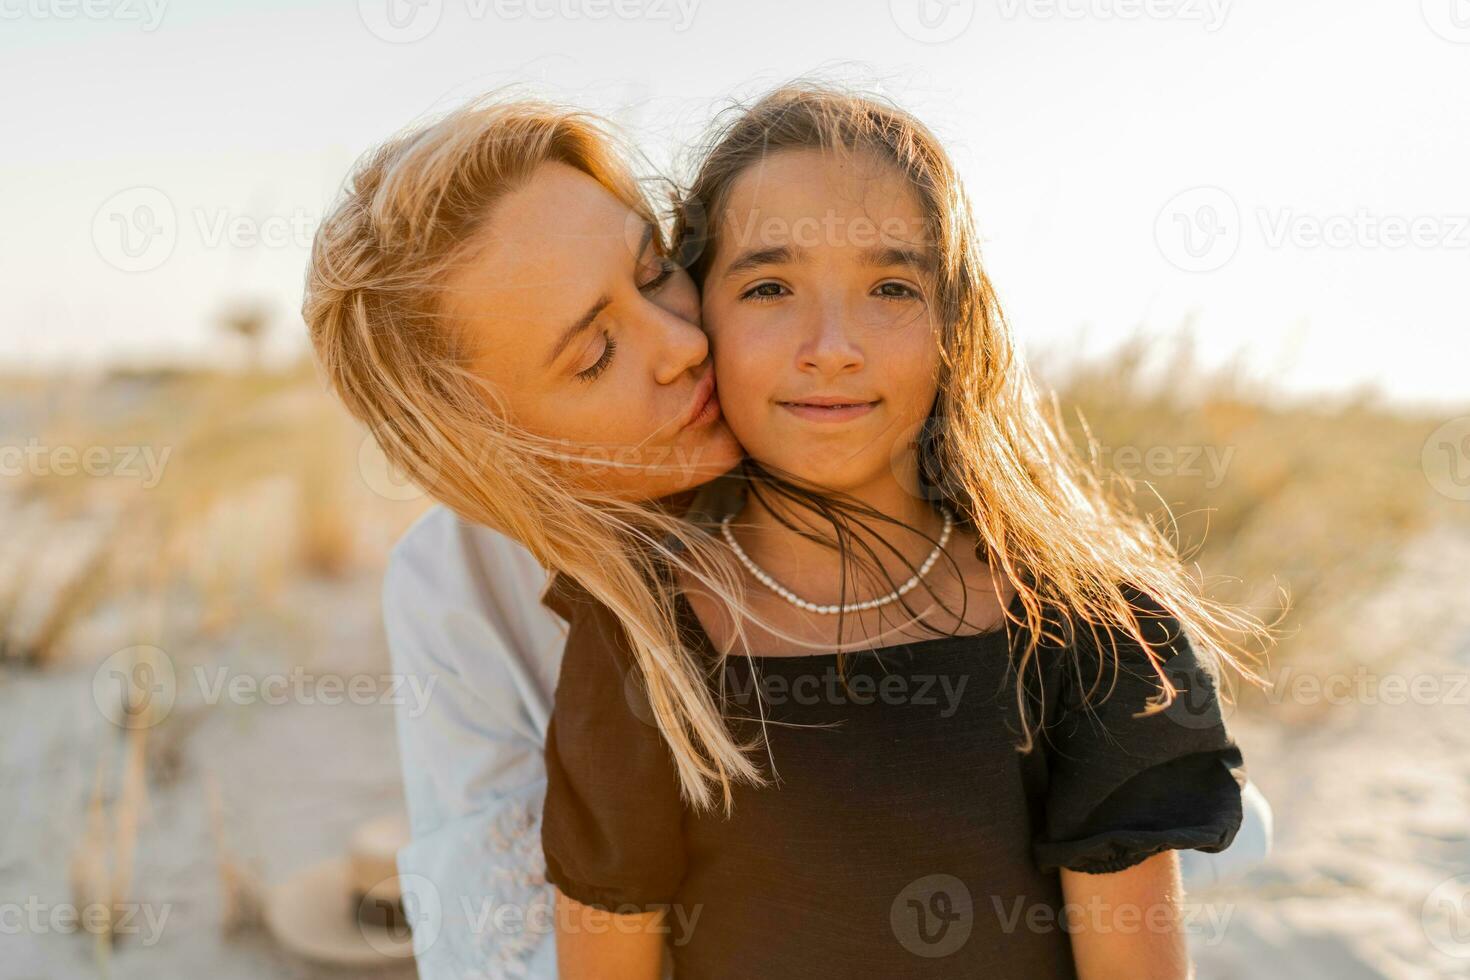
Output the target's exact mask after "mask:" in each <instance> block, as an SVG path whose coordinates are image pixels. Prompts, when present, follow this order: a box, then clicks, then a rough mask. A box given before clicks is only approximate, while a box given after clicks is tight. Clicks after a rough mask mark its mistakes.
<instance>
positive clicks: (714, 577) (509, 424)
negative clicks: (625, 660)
mask: <svg viewBox="0 0 1470 980" xmlns="http://www.w3.org/2000/svg"><path fill="white" fill-rule="evenodd" d="M626 160H627V157H626V155H625V154H623V153H621V152H620V146H619V142H618V140H617V138H616V137H615V135H614V134H613V133H612V132H611V130H610V129H609V128H608V127H607V126H606V125H605V124H604V123H603V122H602V121H601V120H599V119H597V118H595V117H593V116H590V115H587V114H585V113H579V112H574V111H571V110H567V109H564V108H562V107H559V106H555V105H551V104H547V103H543V102H539V101H533V100H505V99H502V98H497V97H489V98H486V99H482V100H478V101H476V102H474V103H472V104H470V105H467V106H465V107H463V108H460V109H457V110H455V111H453V112H451V113H449V114H448V115H446V116H445V117H444V118H442V119H440V120H438V121H436V122H433V123H430V124H427V125H423V126H420V127H418V128H416V129H413V130H411V131H409V132H407V133H405V134H403V135H400V136H398V137H396V138H394V139H392V140H390V141H388V142H387V143H385V144H384V145H382V146H381V147H379V148H378V149H376V150H375V151H373V152H371V153H369V154H368V155H367V156H366V157H364V158H363V159H362V160H361V161H359V163H358V164H357V166H356V167H355V168H354V170H353V173H352V174H351V176H350V177H349V179H348V181H347V184H346V186H345V189H344V192H343V195H342V198H341V200H340V201H339V202H338V203H337V204H336V205H335V206H334V208H333V210H332V212H331V213H330V214H329V215H328V216H327V218H326V220H325V221H324V222H323V224H322V225H321V227H320V228H319V230H318V231H317V234H316V238H315V241H314V242H313V244H312V253H311V263H310V269H309V272H308V275H307V283H306V297H305V302H304V304H303V308H302V315H303V316H304V318H305V320H306V324H307V327H308V329H309V331H310V335H311V341H312V345H313V348H314V349H315V352H316V356H317V360H318V362H319V363H320V365H321V367H322V369H323V371H324V372H325V374H326V376H327V378H328V380H329V382H330V384H331V385H332V387H333V389H334V390H335V391H336V393H337V395H338V396H339V397H340V398H341V399H342V401H343V402H344V403H345V404H346V406H347V408H348V410H349V411H351V412H352V414H353V415H355V416H356V417H357V418H358V419H360V420H361V421H362V422H364V423H365V424H366V425H367V426H368V427H369V428H370V429H371V430H372V432H373V434H374V435H375V437H376V439H377V441H378V444H379V445H380V446H381V447H382V450H383V452H384V454H385V455H386V456H387V457H388V459H389V460H390V461H391V462H392V463H393V464H395V465H396V466H398V467H399V468H401V470H402V471H403V472H404V473H405V474H406V475H408V476H409V478H411V479H412V480H413V481H414V482H415V483H417V484H418V485H419V486H420V487H422V488H423V489H424V490H425V491H427V492H428V493H430V494H432V495H433V496H434V497H436V498H437V499H438V500H440V501H441V502H443V503H444V504H446V505H447V506H448V507H450V508H451V509H452V510H454V511H455V512H456V513H457V514H458V515H459V516H460V517H461V518H463V519H464V520H466V521H470V522H472V523H476V524H482V525H485V526H488V527H493V528H497V529H499V530H501V531H503V532H504V533H506V534H508V535H510V536H511V537H513V538H515V539H516V540H518V541H520V542H521V543H522V544H524V545H525V546H526V547H527V548H528V549H529V550H530V551H531V553H532V554H533V555H535V556H536V558H537V560H538V561H540V562H541V563H542V564H543V565H544V566H546V567H548V568H551V569H556V570H559V571H561V572H564V573H566V574H569V575H570V576H571V577H572V578H573V579H575V581H576V582H577V583H578V584H579V585H580V586H582V587H583V588H585V589H586V591H587V592H588V593H590V594H591V596H592V597H593V598H594V599H596V600H597V601H598V602H600V603H602V605H603V606H605V607H606V608H607V609H608V610H609V611H610V612H611V613H612V614H613V615H615V616H616V617H617V618H618V620H619V621H620V622H621V624H622V627H623V629H624V630H625V632H626V636H627V639H628V641H629V644H630V646H631V647H632V650H633V654H634V656H635V658H636V660H637V663H638V666H639V669H640V672H641V673H642V675H643V677H644V678H645V681H646V686H647V693H648V697H649V702H650V707H651V708H652V710H653V713H654V716H655V719H656V721H657V723H658V726H659V729H660V731H661V732H662V733H663V735H664V737H665V738H666V739H667V740H668V742H669V745H670V746H671V749H672V751H673V755H674V758H675V760H676V763H677V766H678V773H679V777H680V782H681V784H682V785H683V786H684V788H685V790H686V792H688V793H689V797H690V799H691V801H692V802H694V803H696V804H699V805H707V804H708V803H709V802H710V788H709V787H710V785H711V784H720V785H723V786H725V787H726V789H727V794H728V787H729V784H730V782H731V780H749V781H752V782H760V781H761V776H760V774H759V772H758V771H757V769H756V768H755V766H754V765H753V764H752V763H751V762H750V760H749V759H748V758H747V756H746V754H745V749H746V748H748V746H737V745H735V744H734V743H733V742H732V740H731V738H730V736H729V734H728V732H727V731H726V729H725V726H724V723H723V721H722V720H721V717H720V712H719V710H718V708H717V707H716V705H715V703H714V700H713V698H712V696H711V694H710V692H709V690H708V688H707V686H706V684H705V682H704V678H703V675H702V674H701V673H700V672H699V671H698V669H697V668H696V666H695V661H694V659H693V658H692V657H690V656H687V655H685V653H684V651H683V647H682V644H681V641H680V639H679V636H678V627H677V623H678V620H677V618H676V614H675V609H674V605H673V598H672V596H671V594H670V590H669V589H667V588H665V587H663V586H662V584H661V583H662V582H663V579H662V578H661V577H660V576H661V573H662V572H664V571H666V570H667V569H668V568H669V567H670V566H671V563H672V561H673V560H674V551H673V550H672V549H676V548H677V549H681V550H682V552H683V557H682V560H683V561H684V562H686V563H689V564H690V565H691V566H692V567H696V568H705V569H706V571H705V573H704V575H705V578H706V579H707V580H709V581H711V582H712V583H714V584H715V585H717V586H718V587H720V589H721V591H724V592H730V591H731V590H732V589H733V588H734V586H733V584H732V582H733V578H734V573H733V571H732V570H730V569H729V568H728V567H726V566H725V565H724V564H723V562H722V559H721V558H720V556H719V555H718V554H717V553H716V551H715V549H714V548H713V546H712V545H711V544H710V543H709V542H708V540H707V536H706V535H702V534H699V533H697V532H694V531H692V530H691V529H690V528H689V527H688V526H687V525H686V524H685V523H684V522H682V521H679V520H677V519H676V518H675V517H674V516H672V514H671V513H669V512H668V511H667V510H666V509H665V508H664V507H661V506H658V505H650V504H641V503H639V502H636V501H628V500H625V499H621V498H619V497H617V496H614V495H612V494H611V493H604V492H599V491H598V490H597V489H595V488H594V487H591V486H588V485H584V484H583V483H582V482H574V481H573V480H572V478H571V476H570V475H569V472H568V468H567V467H566V465H565V464H566V463H567V462H568V460H569V459H573V460H575V458H576V447H572V448H571V449H569V448H568V447H567V446H565V445H564V444H559V443H557V442H555V441H554V440H548V439H543V438H537V437H535V436H533V435H531V434H529V433H527V432H526V431H524V430H522V429H520V428H519V427H518V426H517V425H516V424H515V422H514V420H512V419H510V418H509V417H508V416H507V413H506V412H505V411H504V409H503V407H502V405H501V403H500V400H499V398H498V397H497V394H496V392H495V391H494V390H492V389H491V388H490V387H489V386H488V385H487V384H486V383H485V382H484V381H483V380H482V379H479V378H477V377H476V376H475V374H474V373H473V372H472V371H471V370H469V369H468V365H469V364H470V363H471V355H470V352H469V351H468V350H467V349H466V346H465V342H464V340H463V338H462V336H461V333H460V331H459V330H457V329H456V324H455V323H454V322H452V320H451V319H450V318H449V317H448V316H446V314H445V312H444V309H443V303H442V302H441V300H442V298H443V289H444V283H445V280H446V277H447V276H448V275H449V272H450V270H451V268H452V267H453V266H454V265H455V263H456V261H457V260H459V259H462V258H463V257H464V255H465V251H466V248H467V247H469V246H470V242H471V240H472V239H473V237H474V235H475V233H476V232H477V231H478V230H479V229H480V228H482V227H483V225H484V223H485V221H486V219H487V217H488V216H489V214H490V212H491V210H492V209H493V208H494V207H495V205H496V203H497V202H498V201H499V200H501V199H502V198H503V197H504V196H505V195H506V194H508V193H509V192H511V191H513V190H514V189H515V188H516V187H518V186H519V185H521V184H522V183H524V182H525V181H527V180H528V179H529V178H530V177H531V175H532V174H533V173H534V172H535V170H536V169H537V168H538V167H540V166H541V165H543V164H545V163H549V162H559V163H562V164H566V165H568V166H571V167H574V168H576V169H577V170H580V171H582V172H583V173H586V174H587V175H589V176H591V177H592V178H593V179H595V180H597V181H598V182H599V183H600V184H601V185H602V186H603V187H605V188H606V189H607V190H608V191H609V192H610V193H611V194H613V195H614V196H615V197H617V198H618V199H619V200H621V201H622V202H623V203H625V204H626V205H627V206H628V207H629V208H631V209H632V210H633V211H634V212H635V213H637V214H639V215H641V216H643V217H645V218H646V219H648V220H650V221H651V222H652V220H653V215H652V212H651V209H650V208H649V207H648V203H647V201H646V200H645V199H644V197H643V195H642V193H641V191H640V187H639V184H638V182H637V181H636V180H635V179H634V178H633V176H632V174H631V172H630V170H629V168H628V165H627V163H626ZM657 240H658V241H659V242H660V243H662V241H663V238H662V236H658V238H657ZM726 802H727V805H728V798H727V801H726Z"/></svg>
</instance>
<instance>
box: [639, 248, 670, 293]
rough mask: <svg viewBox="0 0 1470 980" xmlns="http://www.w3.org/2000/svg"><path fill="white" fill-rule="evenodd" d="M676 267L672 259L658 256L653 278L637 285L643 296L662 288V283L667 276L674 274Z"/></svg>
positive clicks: (666, 280)
mask: <svg viewBox="0 0 1470 980" xmlns="http://www.w3.org/2000/svg"><path fill="white" fill-rule="evenodd" d="M676 269H678V266H677V265H675V264H674V260H673V259H670V258H667V257H666V256H662V255H661V256H659V258H658V263H657V266H656V269H655V272H654V275H653V278H651V279H649V280H648V281H647V282H644V283H640V284H639V286H638V291H639V292H641V293H643V294H644V295H645V296H647V295H649V294H650V293H656V292H658V291H659V290H660V289H661V288H663V285H664V284H665V283H666V282H668V281H669V277H670V276H672V275H673V274H674V272H675V270H676Z"/></svg>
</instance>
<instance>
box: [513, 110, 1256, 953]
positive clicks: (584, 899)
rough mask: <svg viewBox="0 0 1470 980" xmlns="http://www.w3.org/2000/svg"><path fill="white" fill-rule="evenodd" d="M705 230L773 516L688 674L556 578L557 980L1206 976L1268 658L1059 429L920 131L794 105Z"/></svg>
mask: <svg viewBox="0 0 1470 980" xmlns="http://www.w3.org/2000/svg"><path fill="white" fill-rule="evenodd" d="M685 214H686V215H691V216H692V218H690V219H689V220H686V222H685V228H684V231H685V235H683V236H681V244H686V243H688V242H690V241H691V240H692V241H694V243H695V245H696V246H698V245H699V242H698V237H699V236H698V235H694V236H693V238H691V233H693V232H696V231H697V230H698V227H697V224H699V223H702V224H704V226H705V228H706V229H707V232H708V241H706V242H704V243H703V245H702V247H695V248H694V249H693V250H692V251H691V253H690V254H692V255H693V256H694V258H693V270H694V272H695V276H696V278H697V279H698V280H699V282H700V285H701V289H702V294H703V309H704V322H705V327H706V329H707V330H708V331H709V333H710V336H711V338H712V343H713V346H714V356H715V363H716V367H717V371H718V374H719V378H720V384H721V395H722V405H723V407H724V411H725V414H726V418H727V421H728V422H729V424H730V426H731V429H732V430H733V431H734V432H735V434H736V435H737V436H738V437H739V439H740V440H741V442H742V444H743V445H744V447H745V450H746V452H747V454H748V456H749V459H748V461H747V463H746V464H745V465H744V466H743V467H742V474H741V475H742V476H743V477H744V481H745V485H744V488H745V490H746V493H745V495H744V499H743V500H742V501H740V502H739V503H738V505H737V506H736V507H735V508H734V509H732V510H731V511H730V512H728V513H725V514H723V515H717V519H716V520H715V521H714V522H713V528H712V540H713V542H714V545H713V547H714V551H713V553H706V551H704V550H700V549H695V548H692V547H691V549H690V551H689V552H688V553H686V554H684V555H681V556H675V557H674V558H673V559H672V560H671V563H670V565H669V568H668V571H667V574H666V575H665V576H664V577H663V578H662V579H661V580H659V583H658V584H659V585H661V586H662V587H663V588H665V590H666V591H667V592H668V593H669V594H671V595H672V596H673V604H674V606H675V610H674V615H675V616H676V618H677V620H678V624H679V627H680V630H679V632H678V634H677V637H678V639H677V642H678V646H677V647H676V649H675V650H673V651H669V650H650V649H648V648H646V647H645V646H644V645H642V644H640V643H639V642H638V640H637V634H636V632H633V631H630V630H628V628H627V625H628V624H626V623H625V622H622V621H621V619H620V617H619V616H618V615H617V614H616V613H615V612H614V611H612V610H610V609H608V608H607V607H606V605H605V604H603V603H602V602H600V601H599V600H597V599H596V598H595V597H593V596H590V595H588V594H587V593H586V591H585V590H582V589H580V588H579V587H578V584H577V582H576V581H575V580H574V577H573V576H562V577H560V578H559V579H558V582H557V591H556V595H557V599H558V601H560V602H561V603H562V608H564V609H565V610H566V611H567V613H568V616H569V618H570V619H571V622H572V627H571V635H570V638H569V640H568V646H567V652H566V655H565V659H564V661H563V664H562V672H561V677H560V682H559V687H558V691H557V704H556V711H555V714H554V717H553V720H552V723H551V726H550V731H549V733H548V736H547V766H548V772H549V783H548V791H547V797H546V802H545V813H544V823H543V835H542V840H543V845H544V849H545V856H546V862H547V869H548V877H549V878H550V879H551V881H552V882H553V883H554V884H555V885H556V886H557V889H558V891H559V893H560V895H561V898H560V902H561V905H562V908H563V910H564V913H565V914H562V915H559V916H558V918H557V927H558V943H559V950H560V961H561V975H562V977H563V978H565V980H582V978H588V980H591V978H597V980H652V978H655V977H657V976H658V975H659V974H660V971H661V970H662V969H663V967H664V963H663V958H664V955H665V954H666V953H668V954H671V962H672V965H673V972H674V975H675V976H677V977H681V978H682V977H688V978H697V980H718V978H731V980H735V978H746V977H762V978H768V977H769V978H784V977H790V978H797V977H800V978H803V980H819V978H831V980H862V978H872V980H887V978H891V977H905V978H911V977H912V978H917V977H953V978H965V977H978V976H1015V977H1027V978H1059V980H1060V978H1072V977H1079V976H1080V977H1082V978H1084V980H1102V978H1120V980H1121V978H1135V977H1157V978H1179V980H1182V978H1185V977H1187V976H1188V975H1189V974H1190V969H1189V962H1188V952H1187V949H1186V944H1185V934H1184V922H1183V913H1182V911H1181V903H1182V898H1183V895H1182V889H1181V885H1180V879H1179V866H1178V860H1177V857H1176V854H1175V852H1176V851H1178V850H1185V849H1199V850H1203V851H1206V852H1219V851H1221V850H1223V849H1225V848H1226V847H1228V846H1229V845H1230V843H1231V842H1232V840H1233V839H1234V837H1235V835H1236V833H1237V831H1238V829H1239V827H1240V824H1241V821H1242V798H1241V792H1242V787H1243V786H1244V784H1245V773H1244V762H1243V759H1242V756H1241V753H1240V750H1239V748H1238V747H1237V746H1236V745H1235V743H1234V741H1233V739H1232V738H1231V736H1230V734H1229V732H1228V731H1227V730H1226V728H1225V725H1224V722H1223V720H1222V716H1221V709H1220V705H1219V703H1218V701H1217V698H1216V683H1217V676H1218V672H1219V666H1220V665H1222V664H1225V665H1231V666H1243V665H1241V664H1240V663H1239V660H1240V658H1241V656H1242V654H1244V653H1245V649H1244V647H1242V646H1240V645H1239V641H1238V638H1239V637H1240V636H1241V635H1244V636H1245V637H1247V638H1250V639H1259V640H1265V639H1267V638H1268V636H1267V631H1266V630H1265V628H1264V627H1263V626H1261V624H1259V622H1257V621H1256V620H1254V619H1253V618H1252V617H1250V616H1249V615H1247V614H1245V613H1243V612H1241V611H1238V610H1235V609H1231V608H1229V607H1227V606H1223V605H1221V604H1218V603H1216V602H1213V601H1211V600H1209V599H1208V598H1206V597H1204V596H1202V595H1201V594H1200V592H1199V590H1198V589H1197V587H1196V586H1195V584H1194V582H1193V581H1192V579H1191V577H1190V575H1189V574H1188V573H1187V572H1186V570H1185V569H1184V567H1183V566H1182V564H1181V563H1180V561H1179V559H1178V557H1177V555H1176V554H1175V553H1174V551H1173V549H1172V548H1171V547H1170V546H1169V545H1168V543H1167V542H1166V541H1165V540H1164V538H1163V537H1162V536H1161V535H1160V533H1159V532H1158V531H1157V530H1156V529H1155V528H1154V527H1153V526H1152V525H1151V524H1150V523H1149V522H1148V521H1146V520H1145V519H1143V518H1141V517H1139V516H1137V515H1134V514H1133V513H1131V512H1130V511H1129V510H1128V509H1126V508H1125V507H1124V506H1122V505H1121V504H1120V503H1119V502H1118V501H1116V500H1114V499H1112V498H1111V497H1110V496H1109V495H1108V494H1107V493H1106V492H1104V490H1103V488H1102V487H1101V486H1100V485H1099V484H1098V483H1097V482H1096V481H1095V480H1093V479H1091V478H1090V477H1089V475H1088V472H1087V471H1086V470H1085V469H1084V468H1082V467H1081V466H1080V465H1079V464H1078V462H1077V461H1076V459H1075V458H1074V457H1073V455H1072V453H1071V451H1070V450H1069V447H1068V446H1067V444H1066V443H1065V442H1064V441H1063V439H1062V438H1061V437H1060V436H1059V435H1058V434H1057V432H1056V430H1055V428H1054V426H1053V424H1052V422H1051V421H1050V420H1049V418H1048V417H1047V416H1046V415H1044V414H1043V413H1042V412H1041V411H1040V410H1039V406H1038V398H1037V396H1036V392H1035V391H1034V390H1033V388H1032V386H1031V383H1030V381H1029V379H1028V377H1027V374H1026V371H1025V369H1024V367H1023V365H1022V364H1021V362H1020V359H1019V357H1018V355H1017V353H1016V351H1015V349H1014V346H1013V343H1012V340H1011V337H1010V334H1009V330H1008V328H1007V326H1006V323H1005V321H1004V319H1003V318H1002V316H1001V314H1000V311H999V308H998V306H997V303H996V299H995V296H994V293H993V291H992V290H991V287H990V284H989V282H988V280H987V278H986V276H985V273H984V271H983V269H982V267H981V265H980V263H979V257H978V253H977V250H976V240H975V234H974V230H973V226H972V223H971V218H970V214H969V210H968V207H967V205H966V202H965V198H964V194H963V191H962V189H961V187H960V183H959V180H958V177H957V175H956V173H955V171H954V168H953V166H952V165H951V163H950V161H949V159H948V157H947V155H946V154H945V152H944V150H943V148H942V147H941V146H940V145H939V144H938V142H937V141H936V140H935V138H934V137H933V136H932V135H931V134H930V133H929V132H928V131H927V130H926V129H925V128H924V127H923V126H922V125H920V124H919V123H918V122H917V121H915V120H914V119H913V118H912V117H910V116H908V115H907V114H905V113H904V112H902V111H901V110H898V109H897V108H895V107H892V106H889V105H886V104H883V103H880V102H877V101H874V100H871V99H865V98H861V97H857V96H851V95H847V94H844V93H841V92H837V91H833V90H829V89H824V88H821V87H816V86H792V87H788V88H784V89H780V90H778V91H776V92H774V93H772V94H770V95H768V96H766V97H764V98H762V99H761V100H759V101H758V102H756V103H755V104H754V105H752V106H750V107H749V108H746V109H742V110H737V111H735V112H733V113H732V114H731V116H730V118H729V119H728V121H727V122H726V124H725V126H724V127H723V128H721V129H720V130H719V131H718V132H717V135H716V137H715V138H714V141H713V144H712V146H711V148H710V150H709V151H708V153H707V155H706V157H705V160H704V163H703V165H702V167H701V170H700V172H699V174H698V176H697V177H696V179H695V181H694V184H693V187H692V190H691V192H690V196H689V201H688V203H687V207H686V210H685ZM721 558H724V559H725V560H727V561H728V562H729V563H730V564H734V565H736V566H737V567H738V568H739V569H740V571H741V574H742V575H743V579H742V580H740V581H737V582H735V583H733V584H732V583H731V582H729V581H728V579H727V578H726V577H725V575H724V574H723V572H722V569H721V566H720V565H719V562H720V560H721ZM689 678H697V679H700V680H702V681H703V682H704V684H705V687H704V689H703V690H701V691H700V692H699V693H698V695H691V694H690V693H689V692H688V690H687V686H688V685H687V682H688V679H689ZM711 699H713V700H714V701H715V702H716V706H715V708H714V710H713V711H712V710H711ZM708 731H714V732H715V738H713V739H707V738H705V737H704V736H703V735H702V734H701V733H704V732H708ZM1079 912H1080V914H1077V915H1074V913H1079ZM609 917H610V918H611V921H609Z"/></svg>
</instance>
